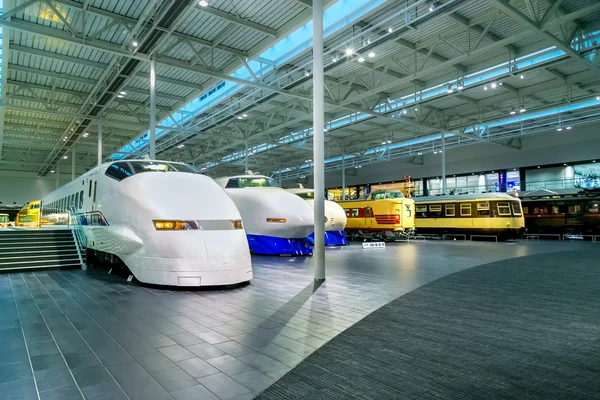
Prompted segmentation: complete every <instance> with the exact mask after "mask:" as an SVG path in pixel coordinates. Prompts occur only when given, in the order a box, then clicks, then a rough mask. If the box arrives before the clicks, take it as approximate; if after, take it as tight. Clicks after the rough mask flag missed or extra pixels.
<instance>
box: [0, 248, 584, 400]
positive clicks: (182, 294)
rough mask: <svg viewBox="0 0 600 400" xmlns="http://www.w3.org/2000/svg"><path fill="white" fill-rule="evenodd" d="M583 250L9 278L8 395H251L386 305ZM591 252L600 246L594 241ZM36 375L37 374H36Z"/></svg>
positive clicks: (361, 255)
mask: <svg viewBox="0 0 600 400" xmlns="http://www.w3.org/2000/svg"><path fill="white" fill-rule="evenodd" d="M586 245H587V244H577V243H560V245H558V244H556V243H530V244H525V243H520V244H500V243H498V244H489V243H476V244H473V243H461V242H450V243H437V242H426V243H410V244H392V245H389V246H388V247H387V248H385V249H372V250H363V249H361V248H360V247H358V246H356V245H355V246H351V247H348V248H339V249H328V251H327V263H328V279H327V281H326V283H324V284H322V285H316V284H314V282H313V279H312V263H313V259H312V258H277V257H271V258H269V257H256V258H254V280H253V281H252V284H251V285H247V286H243V287H238V288H234V289H227V290H198V291H183V290H165V289H159V288H149V287H144V286H140V285H136V284H127V283H126V282H125V281H124V280H122V279H120V278H117V277H113V276H110V275H107V274H106V273H105V272H101V271H89V272H84V271H51V272H32V273H23V274H21V273H15V274H7V275H0V310H1V311H0V337H1V338H2V340H1V341H0V393H2V398H18V399H36V398H38V393H39V398H42V399H71V398H73V399H75V398H77V399H81V398H83V397H85V398H87V399H120V398H123V399H127V398H129V399H144V400H151V399H173V398H175V399H179V400H183V399H186V400H187V399H207V400H211V399H221V400H226V399H227V400H228V399H235V400H241V399H250V398H252V397H253V396H254V395H255V394H256V393H258V392H259V391H261V390H263V389H264V388H265V387H267V386H268V385H270V384H271V383H272V382H273V381H274V380H275V379H278V378H279V377H281V376H282V375H283V374H285V373H286V372H287V371H289V370H290V369H291V368H292V367H293V366H295V365H296V364H297V363H299V362H300V361H302V360H303V359H304V358H305V357H306V356H307V355H309V354H310V353H311V352H313V351H314V350H315V349H317V348H318V347H320V346H322V345H323V344H324V343H326V342H327V341H328V340H330V339H332V338H333V337H335V336H336V335H337V334H339V333H340V332H342V331H343V330H344V329H346V328H348V327H350V326H351V325H353V324H354V323H355V322H357V321H358V320H360V319H361V318H363V317H364V316H366V315H367V314H369V313H371V312H372V311H374V310H375V309H377V308H379V307H381V306H382V305H384V304H386V303H387V302H389V301H391V300H393V299H395V298H397V297H398V296H400V295H402V294H404V293H407V292H408V291H410V290H413V289H415V288H417V287H419V286H421V285H423V284H425V283H428V282H430V281H432V280H434V279H437V278H440V277H442V276H445V275H447V274H450V273H453V272H456V271H459V270H462V269H465V268H469V267H472V266H475V265H480V264H483V263H486V262H492V261H497V260H501V259H505V258H510V257H517V256H523V255H528V254H534V253H539V252H550V251H559V250H566V249H573V248H578V247H582V246H586ZM590 245H593V244H590ZM34 378H35V379H34Z"/></svg>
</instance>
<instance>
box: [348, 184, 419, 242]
mask: <svg viewBox="0 0 600 400" xmlns="http://www.w3.org/2000/svg"><path fill="white" fill-rule="evenodd" d="M338 204H339V205H340V206H342V208H343V209H344V211H345V212H346V217H347V218H348V222H347V223H346V232H347V234H348V235H349V236H350V238H355V239H358V238H364V239H366V238H375V239H395V238H400V237H402V236H406V235H409V234H412V233H413V232H414V229H415V202H414V200H412V199H407V198H405V197H404V195H403V194H402V192H400V191H376V192H372V193H370V194H369V195H367V196H364V197H363V198H360V199H358V200H347V201H340V202H338Z"/></svg>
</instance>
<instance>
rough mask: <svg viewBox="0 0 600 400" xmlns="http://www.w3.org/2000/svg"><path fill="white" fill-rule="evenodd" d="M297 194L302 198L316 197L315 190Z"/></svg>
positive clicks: (310, 198)
mask: <svg viewBox="0 0 600 400" xmlns="http://www.w3.org/2000/svg"><path fill="white" fill-rule="evenodd" d="M296 195H298V196H299V197H300V198H302V199H309V200H312V199H314V198H315V194H314V192H306V193H296Z"/></svg>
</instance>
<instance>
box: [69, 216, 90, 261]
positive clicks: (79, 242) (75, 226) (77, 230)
mask: <svg viewBox="0 0 600 400" xmlns="http://www.w3.org/2000/svg"><path fill="white" fill-rule="evenodd" d="M69 229H71V232H73V239H75V247H76V248H77V254H78V255H79V262H81V268H83V269H87V264H86V262H85V261H84V257H85V251H86V249H87V236H86V235H85V232H84V230H83V226H82V225H81V221H80V220H79V216H78V215H77V213H76V212H75V207H69Z"/></svg>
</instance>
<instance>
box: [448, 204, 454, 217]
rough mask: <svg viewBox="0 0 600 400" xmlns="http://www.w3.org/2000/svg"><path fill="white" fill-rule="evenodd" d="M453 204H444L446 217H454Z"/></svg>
mask: <svg viewBox="0 0 600 400" xmlns="http://www.w3.org/2000/svg"><path fill="white" fill-rule="evenodd" d="M455 208H456V207H455V205H454V204H446V216H447V217H454V215H455V212H456V211H455Z"/></svg>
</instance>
